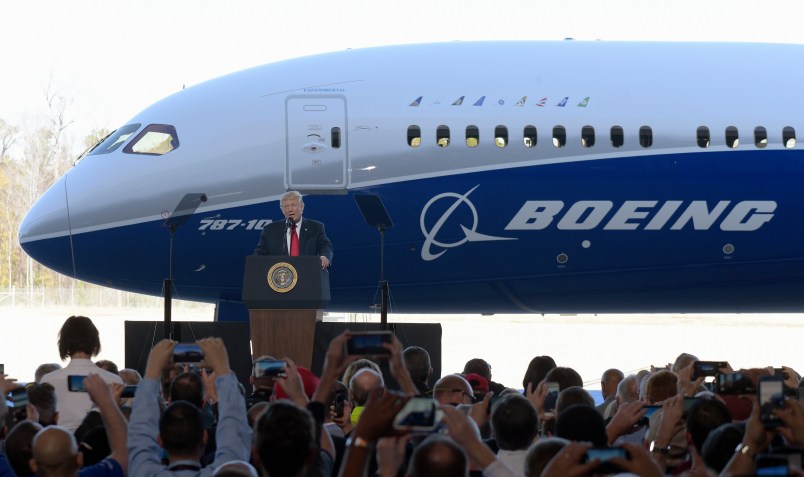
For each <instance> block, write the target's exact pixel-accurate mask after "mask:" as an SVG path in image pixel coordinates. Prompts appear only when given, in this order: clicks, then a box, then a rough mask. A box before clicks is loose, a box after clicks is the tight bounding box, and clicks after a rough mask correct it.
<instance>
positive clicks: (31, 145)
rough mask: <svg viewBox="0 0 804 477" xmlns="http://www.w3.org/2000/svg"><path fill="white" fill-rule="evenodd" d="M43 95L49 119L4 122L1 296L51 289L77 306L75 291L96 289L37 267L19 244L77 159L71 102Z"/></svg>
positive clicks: (89, 140)
mask: <svg viewBox="0 0 804 477" xmlns="http://www.w3.org/2000/svg"><path fill="white" fill-rule="evenodd" d="M43 93H44V95H43V96H44V98H43V99H44V101H45V102H46V105H47V108H46V110H45V113H44V114H42V115H40V116H37V117H35V118H33V119H32V120H30V121H28V122H26V123H25V124H14V123H10V122H8V121H6V120H5V119H3V118H0V204H2V209H0V214H1V215H0V292H2V291H3V290H10V289H12V288H14V289H16V290H27V291H29V292H30V291H31V290H35V289H37V290H42V289H52V290H58V291H59V293H68V294H70V296H71V297H72V298H73V300H74V297H75V296H76V290H78V291H83V290H86V289H87V288H90V287H91V285H88V284H86V283H83V282H80V281H77V280H73V279H71V278H70V277H66V276H64V275H61V274H59V273H56V272H54V271H52V270H50V269H48V268H46V267H44V266H42V265H40V264H38V263H37V262H35V261H34V260H33V259H31V258H30V257H29V256H28V255H27V254H26V253H25V251H24V250H23V249H22V248H21V247H20V244H19V241H18V238H17V231H18V229H19V226H20V223H21V221H22V219H23V217H24V216H25V213H26V212H27V211H28V210H29V209H30V208H31V206H32V205H33V204H34V202H36V200H37V199H38V198H39V197H40V196H41V195H42V194H43V193H44V192H45V191H46V190H47V188H48V187H50V186H51V185H52V184H53V183H54V182H55V181H56V180H57V179H58V178H59V177H61V176H62V175H63V174H64V173H65V172H67V170H68V169H69V168H71V167H72V166H73V164H74V162H75V160H76V159H77V156H76V155H75V153H74V152H73V151H74V149H76V148H75V147H74V146H76V144H75V140H74V139H73V137H74V136H73V135H71V134H70V133H71V132H72V131H70V128H71V126H73V124H74V122H75V121H74V119H72V118H71V111H70V104H71V101H70V98H68V97H67V96H66V94H65V93H64V92H63V91H61V90H59V89H57V88H55V87H54V86H53V85H52V84H50V85H48V86H47V87H46V88H45V89H44V91H43ZM108 132H109V131H107V130H105V129H100V130H93V131H90V132H89V133H87V134H85V135H84V139H83V141H82V142H83V144H79V145H78V146H81V147H82V148H89V147H91V146H93V145H95V144H97V142H98V141H99V140H100V139H102V138H103V137H104V136H106V134H108ZM79 296H82V294H81V293H79ZM0 298H2V296H1V295H0ZM62 302H67V301H66V300H63V301H62ZM4 304H8V303H3V302H1V301H0V305H4Z"/></svg>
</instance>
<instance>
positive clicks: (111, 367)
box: [95, 359, 120, 375]
mask: <svg viewBox="0 0 804 477" xmlns="http://www.w3.org/2000/svg"><path fill="white" fill-rule="evenodd" d="M95 366H97V367H99V368H100V369H103V370H105V371H109V372H110V373H112V374H117V375H119V374H120V371H119V370H118V369H117V365H116V364H114V362H113V361H109V360H108V359H102V360H100V361H97V362H96V363H95Z"/></svg>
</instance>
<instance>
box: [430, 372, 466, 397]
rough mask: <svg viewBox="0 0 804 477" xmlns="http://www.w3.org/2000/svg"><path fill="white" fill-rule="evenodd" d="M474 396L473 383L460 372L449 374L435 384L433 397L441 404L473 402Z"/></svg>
mask: <svg viewBox="0 0 804 477" xmlns="http://www.w3.org/2000/svg"><path fill="white" fill-rule="evenodd" d="M473 396H474V393H473V392H472V385H471V384H469V382H468V381H467V380H466V379H464V377H463V376H461V375H460V374H448V375H446V376H444V377H443V378H441V379H439V380H438V381H436V383H435V386H433V398H435V400H436V401H438V402H439V404H453V405H457V404H471V403H472V399H473Z"/></svg>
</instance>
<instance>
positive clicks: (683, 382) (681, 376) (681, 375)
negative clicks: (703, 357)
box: [678, 363, 704, 397]
mask: <svg viewBox="0 0 804 477" xmlns="http://www.w3.org/2000/svg"><path fill="white" fill-rule="evenodd" d="M693 364H694V363H690V364H689V365H688V366H687V367H686V368H682V369H680V370H679V371H678V394H680V395H682V396H689V397H691V396H695V393H697V392H698V388H699V387H700V386H701V384H702V383H703V382H704V377H703V376H701V377H700V378H698V379H696V380H695V381H693V380H692V373H693Z"/></svg>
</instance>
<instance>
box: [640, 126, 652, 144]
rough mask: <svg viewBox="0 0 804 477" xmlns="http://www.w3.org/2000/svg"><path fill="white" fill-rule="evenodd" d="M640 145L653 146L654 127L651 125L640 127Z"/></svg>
mask: <svg viewBox="0 0 804 477" xmlns="http://www.w3.org/2000/svg"><path fill="white" fill-rule="evenodd" d="M639 145H640V146H642V147H651V146H653V129H651V128H650V126H642V127H641V128H639Z"/></svg>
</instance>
